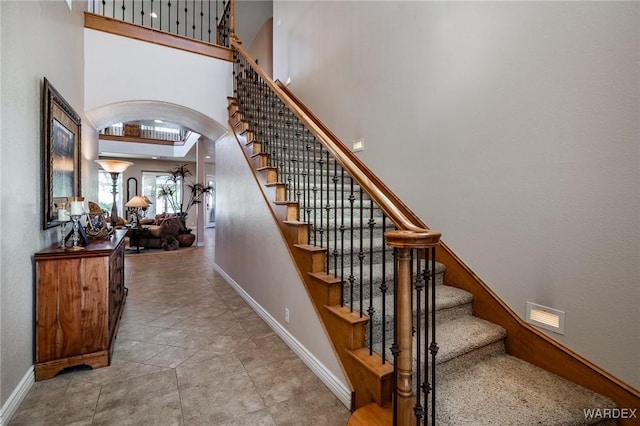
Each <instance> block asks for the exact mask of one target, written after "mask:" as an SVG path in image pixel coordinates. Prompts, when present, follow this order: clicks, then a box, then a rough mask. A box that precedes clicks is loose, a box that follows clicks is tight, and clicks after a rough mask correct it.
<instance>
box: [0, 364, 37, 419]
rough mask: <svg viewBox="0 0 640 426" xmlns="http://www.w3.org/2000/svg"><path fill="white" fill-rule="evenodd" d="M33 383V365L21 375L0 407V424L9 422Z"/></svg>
mask: <svg viewBox="0 0 640 426" xmlns="http://www.w3.org/2000/svg"><path fill="white" fill-rule="evenodd" d="M34 383H35V376H34V374H33V366H31V367H30V368H29V370H27V373H26V374H25V375H24V377H22V380H20V383H18V386H16V388H15V389H14V390H13V392H12V393H11V395H10V396H9V399H7V402H6V403H5V404H4V405H3V406H2V409H0V426H4V425H6V424H9V421H10V420H11V418H12V417H13V415H14V414H15V413H16V410H17V409H18V407H19V406H20V404H21V403H22V401H23V400H24V398H25V397H26V396H27V393H29V390H30V389H31V386H33V384H34Z"/></svg>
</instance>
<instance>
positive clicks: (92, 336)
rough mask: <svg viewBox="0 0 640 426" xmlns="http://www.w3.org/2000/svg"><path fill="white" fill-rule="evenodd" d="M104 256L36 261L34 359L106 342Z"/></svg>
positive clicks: (86, 349)
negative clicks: (35, 340) (35, 335)
mask: <svg viewBox="0 0 640 426" xmlns="http://www.w3.org/2000/svg"><path fill="white" fill-rule="evenodd" d="M107 268H108V264H107V258H106V257H95V258H82V259H62V260H53V261H42V262H38V273H37V276H38V279H37V283H36V285H37V294H36V297H37V305H38V309H37V315H36V333H37V342H38V344H37V348H36V350H37V354H36V358H37V362H46V361H51V360H56V359H61V358H67V357H72V356H77V355H84V354H90V353H93V352H97V351H101V350H105V349H106V348H107V347H108V346H107V344H108V338H109V334H108V322H107V321H108V319H107V303H108V295H107V286H106V283H107V277H108V272H107V271H108V269H107Z"/></svg>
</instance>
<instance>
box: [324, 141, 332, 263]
mask: <svg viewBox="0 0 640 426" xmlns="http://www.w3.org/2000/svg"><path fill="white" fill-rule="evenodd" d="M326 158H327V159H326V164H327V179H326V182H325V183H326V188H327V204H326V205H325V206H324V208H325V210H326V211H327V226H326V227H325V228H324V229H326V230H327V254H326V255H325V259H326V261H327V267H326V271H327V274H329V273H330V272H329V260H330V259H331V256H330V254H331V245H330V243H329V237H330V235H331V228H330V226H331V219H330V216H331V201H330V200H331V194H329V191H331V184H330V183H329V180H330V179H331V176H330V175H331V164H330V162H329V161H330V160H329V151H327V156H326Z"/></svg>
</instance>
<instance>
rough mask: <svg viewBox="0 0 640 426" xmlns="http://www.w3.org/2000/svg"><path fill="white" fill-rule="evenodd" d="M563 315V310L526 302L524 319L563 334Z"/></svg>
mask: <svg viewBox="0 0 640 426" xmlns="http://www.w3.org/2000/svg"><path fill="white" fill-rule="evenodd" d="M564 316H565V313H564V312H563V311H559V310H557V309H553V308H549V307H547V306H542V305H538V304H536V303H531V302H527V318H526V321H527V322H528V323H529V324H532V325H535V326H536V327H540V328H544V329H545V330H549V331H553V332H554V333H558V334H564Z"/></svg>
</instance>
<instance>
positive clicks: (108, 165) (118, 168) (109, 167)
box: [95, 160, 133, 173]
mask: <svg viewBox="0 0 640 426" xmlns="http://www.w3.org/2000/svg"><path fill="white" fill-rule="evenodd" d="M95 161H96V163H98V164H100V165H101V166H102V168H103V169H104V170H105V171H107V172H109V173H122V172H124V171H125V170H127V168H128V167H129V166H131V165H133V163H132V162H131V161H121V160H95Z"/></svg>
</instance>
